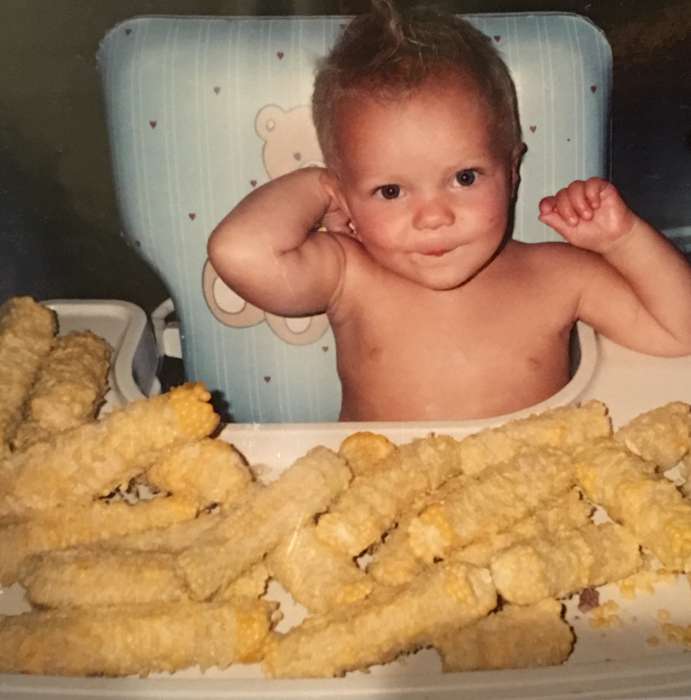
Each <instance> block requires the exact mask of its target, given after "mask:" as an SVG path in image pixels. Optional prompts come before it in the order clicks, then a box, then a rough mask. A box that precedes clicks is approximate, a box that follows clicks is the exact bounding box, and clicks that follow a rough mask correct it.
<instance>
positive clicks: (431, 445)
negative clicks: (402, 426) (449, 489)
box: [317, 436, 461, 557]
mask: <svg viewBox="0 0 691 700" xmlns="http://www.w3.org/2000/svg"><path fill="white" fill-rule="evenodd" d="M458 446H459V443H458V441H457V440H454V439H453V438H451V437H446V436H431V437H428V438H424V439H421V440H414V441H413V442H411V443H408V444H406V445H401V446H400V447H398V449H396V450H395V451H394V452H392V453H391V454H390V455H389V457H387V458H385V462H386V464H382V465H381V466H380V467H379V468H378V469H377V470H376V471H374V472H372V473H369V474H365V475H362V476H358V477H356V478H355V479H353V483H352V484H351V486H350V488H349V489H348V490H347V491H345V492H344V493H343V495H342V496H341V497H340V498H339V499H338V500H337V501H336V503H334V504H333V506H332V507H331V508H330V510H329V512H328V513H325V514H324V515H323V516H322V517H321V518H320V519H319V522H318V523H317V537H319V539H320V540H322V542H324V543H325V544H327V545H329V546H330V547H333V548H334V549H336V550H339V551H341V552H343V553H344V554H347V555H348V556H351V557H352V556H357V555H358V554H360V553H361V552H362V551H363V550H365V549H367V547H369V546H370V545H371V544H373V543H375V542H377V541H379V539H380V538H381V536H382V535H383V534H384V533H385V532H386V531H387V530H388V529H389V528H390V527H391V526H392V525H393V524H394V523H395V522H396V519H397V517H398V515H399V514H400V513H402V512H403V511H404V510H405V508H406V507H407V505H408V504H409V503H410V502H411V501H412V500H413V499H414V498H416V497H418V496H420V495H422V494H425V493H427V492H429V491H432V490H434V489H436V488H437V487H438V486H440V485H441V484H442V483H443V482H444V481H446V480H447V479H449V478H450V477H451V476H453V475H455V474H459V473H460V471H461V463H460V460H459V458H458Z"/></svg>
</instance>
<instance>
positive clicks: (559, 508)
mask: <svg viewBox="0 0 691 700" xmlns="http://www.w3.org/2000/svg"><path fill="white" fill-rule="evenodd" d="M592 510H593V507H592V505H591V504H590V503H588V501H586V500H585V499H583V498H581V497H580V493H579V492H578V490H577V489H571V490H570V491H569V492H568V493H567V494H566V495H564V496H561V497H559V498H557V499H555V500H554V501H552V502H550V503H547V504H545V507H544V508H540V509H539V510H538V511H536V512H535V513H533V514H532V515H529V516H528V517H527V518H524V519H523V520H519V521H518V522H517V523H515V524H514V525H512V526H511V527H510V528H509V529H508V530H506V531H504V532H499V533H497V534H494V535H489V536H488V537H482V538H480V539H479V540H476V541H475V542H473V543H472V544H469V545H468V546H467V547H461V548H460V549H455V550H453V551H452V552H451V553H450V554H449V559H450V560H452V561H463V562H466V563H467V564H474V565H475V566H489V563H490V561H492V557H493V556H494V555H495V554H497V553H498V552H501V551H502V550H504V549H506V548H507V547H511V546H513V545H515V544H518V543H519V542H524V541H525V540H530V539H534V538H536V537H547V538H548V537H560V536H562V535H564V534H566V533H567V532H570V531H572V530H574V529H577V528H580V527H583V526H584V525H586V524H588V523H590V513H591V511H592Z"/></svg>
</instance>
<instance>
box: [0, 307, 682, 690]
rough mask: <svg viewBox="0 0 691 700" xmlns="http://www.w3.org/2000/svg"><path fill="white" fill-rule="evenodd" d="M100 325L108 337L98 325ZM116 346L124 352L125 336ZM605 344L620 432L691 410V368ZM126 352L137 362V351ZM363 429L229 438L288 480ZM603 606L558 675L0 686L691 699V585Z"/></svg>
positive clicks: (403, 435) (593, 386) (257, 431)
mask: <svg viewBox="0 0 691 700" xmlns="http://www.w3.org/2000/svg"><path fill="white" fill-rule="evenodd" d="M53 303H55V304H56V307H55V308H56V310H58V311H59V312H62V317H63V318H64V319H69V323H79V322H81V321H82V320H83V319H84V317H85V316H86V315H87V314H86V310H85V309H84V308H82V309H81V310H80V311H79V312H75V309H74V308H69V307H70V305H69V304H68V305H67V308H65V307H64V306H62V307H61V304H62V303H63V302H51V304H53ZM116 309H117V311H116ZM112 310H113V313H114V315H115V316H116V317H117V316H118V313H121V312H122V307H120V306H119V305H116V306H115V308H114V309H112ZM75 315H76V318H75ZM135 315H136V314H135ZM125 316H126V314H125ZM65 323H67V321H65ZM88 323H89V327H91V328H92V329H94V330H98V327H97V326H95V325H94V323H93V322H92V321H91V320H89V321H88ZM112 337H114V338H116V341H115V342H116V344H117V337H118V336H117V334H115V336H112ZM597 343H598V349H599V357H600V360H599V362H598V367H597V369H596V371H595V373H594V376H593V378H592V381H591V383H590V385H589V386H588V388H587V390H586V391H585V393H584V394H583V396H582V397H581V398H582V400H586V399H589V398H597V399H600V400H602V401H604V402H605V403H607V405H608V406H609V409H610V413H611V415H612V419H613V423H614V424H615V426H618V425H620V424H622V423H624V422H626V421H628V420H629V419H630V418H632V417H633V416H635V415H637V414H639V413H641V412H643V411H646V410H648V409H651V408H653V407H655V406H658V405H661V404H663V403H666V402H668V401H673V400H686V401H688V400H689V398H690V397H691V385H690V383H691V357H686V358H676V359H656V358H651V357H647V356H643V355H640V354H638V353H634V352H632V351H629V350H625V349H624V348H621V347H620V346H617V345H616V344H614V343H611V342H610V341H607V340H604V339H602V338H597ZM125 344H126V343H125ZM125 352H126V353H127V354H130V351H129V350H125ZM134 354H135V355H136V352H135V353H134ZM130 356H132V355H130ZM362 427H363V424H356V423H345V424H334V423H331V424H316V425H305V424H302V425H292V426H290V425H283V426H277V425H263V426H258V425H247V424H244V425H242V424H239V425H229V426H227V427H226V429H225V431H224V432H223V434H222V437H223V438H224V439H227V440H229V441H230V442H233V443H234V444H235V445H237V446H238V448H239V449H240V450H241V451H242V452H243V453H244V454H245V455H246V456H247V457H248V458H249V459H250V461H251V462H253V463H255V464H257V463H262V464H266V465H267V469H273V470H275V471H280V470H281V469H282V468H284V467H285V466H287V465H288V464H289V463H290V462H291V461H292V460H293V459H295V458H296V457H297V456H300V455H302V454H304V452H305V451H306V450H307V449H309V448H310V447H312V446H314V445H316V444H326V445H330V446H332V447H336V446H337V445H338V444H339V442H340V441H341V440H342V439H343V438H344V437H346V436H347V435H348V434H350V433H352V432H353V431H355V430H359V429H362ZM483 427H484V426H483ZM367 428H375V429H379V428H381V429H382V432H385V433H387V434H389V435H390V436H391V437H392V438H393V439H395V440H396V441H399V442H403V441H406V440H409V439H411V438H413V437H418V436H422V435H425V434H427V433H429V432H430V431H434V432H438V433H444V432H446V433H450V434H455V435H457V436H461V435H463V434H467V433H468V432H470V431H471V430H472V429H473V425H472V422H470V423H465V424H463V426H462V427H459V425H458V424H456V427H455V428H454V426H453V424H451V423H448V424H439V425H432V424H427V423H407V424H367ZM599 594H600V604H603V603H606V602H609V601H612V603H613V605H614V609H613V612H614V613H615V615H616V619H612V620H610V622H612V623H613V624H612V625H611V626H608V625H607V622H608V621H607V620H604V622H603V626H593V624H591V615H586V614H583V613H581V612H579V610H578V607H577V604H578V600H577V596H576V597H574V598H572V599H570V600H569V601H568V602H567V619H568V620H569V622H570V624H571V625H572V626H573V627H574V629H575V632H576V635H577V640H578V641H577V643H576V647H575V650H574V652H573V654H572V655H571V657H570V658H569V660H568V661H567V662H566V663H565V664H564V665H562V666H556V667H551V668H536V669H525V670H511V671H481V672H468V673H453V674H442V673H441V670H440V664H439V661H438V659H437V657H436V654H435V653H434V652H432V651H429V650H423V651H420V652H418V653H417V654H414V655H410V656H406V657H404V658H403V659H402V660H399V661H398V662H395V663H392V664H389V665H387V666H380V667H374V668H373V669H371V671H370V672H368V673H360V672H358V673H351V674H348V675H347V676H346V677H344V678H339V679H328V680H292V681H286V680H269V679H266V678H264V677H263V676H262V673H261V671H260V669H259V667H258V666H256V665H244V666H243V665H237V666H233V667H231V668H229V669H228V670H226V671H219V670H217V669H209V670H208V671H207V672H206V673H204V674H201V673H200V672H199V670H198V669H188V670H186V671H182V672H178V673H175V674H174V675H172V676H171V675H168V674H156V675H152V676H150V677H149V678H146V679H140V678H134V677H132V678H120V679H108V678H52V677H41V676H20V675H4V676H3V675H0V696H4V697H12V698H17V697H26V698H47V697H50V698H52V699H57V698H64V699H65V700H67V698H70V699H71V698H74V697H80V698H92V699H94V700H97V699H98V700H101V699H104V698H132V697H149V698H153V697H156V698H161V699H163V698H176V699H177V700H181V699H189V700H192V699H197V698H254V699H257V700H259V699H262V700H263V699H268V698H273V699H279V698H280V699H284V698H286V699H287V698H294V699H301V700H302V699H307V698H345V697H347V698H375V697H376V698H396V699H399V698H411V699H412V698H415V699H419V700H422V698H425V699H429V700H442V699H443V700H451V699H452V698H454V699H455V698H459V697H466V698H473V699H474V700H475V699H478V700H485V699H488V698H542V699H546V698H553V699H556V698H567V697H568V698H662V697H691V663H689V660H690V658H691V657H689V654H688V651H687V650H688V647H689V646H690V644H689V637H690V636H691V635H690V634H689V633H690V632H691V587H690V582H689V579H688V578H687V577H686V576H676V577H675V576H670V577H664V578H662V579H661V580H659V581H657V582H656V583H655V585H654V592H653V593H649V592H643V591H639V592H638V594H637V596H636V597H635V598H633V599H631V598H629V597H626V596H624V595H622V592H621V591H620V589H619V587H618V586H617V585H616V584H611V585H608V586H605V587H601V588H600V589H599ZM269 597H271V598H272V599H278V600H279V601H280V602H281V607H282V608H283V609H284V610H285V613H286V619H285V620H284V621H283V622H282V623H281V626H280V627H279V629H283V627H282V626H283V625H284V624H286V623H290V622H291V621H294V619H295V616H296V615H299V614H300V611H299V610H298V609H297V607H296V606H295V605H294V604H293V605H292V607H291V604H290V603H289V601H288V600H287V596H286V594H285V593H284V592H283V591H282V590H281V589H280V588H279V587H277V586H276V585H275V584H273V583H272V584H271V587H270V589H269ZM26 609H27V604H26V602H25V601H24V600H23V596H22V593H21V590H20V589H19V587H18V586H16V585H15V586H12V587H10V588H8V589H5V590H4V591H2V590H1V589H0V614H16V613H18V612H21V611H23V610H26ZM667 620H668V621H669V622H670V623H672V624H673V625H675V628H676V629H677V630H678V631H679V633H680V634H681V636H682V639H681V640H679V641H677V642H671V641H668V640H667V639H666V638H665V635H664V633H663V631H662V628H661V624H662V623H663V622H665V621H667ZM684 634H685V639H686V642H685V643H684V641H683V637H684Z"/></svg>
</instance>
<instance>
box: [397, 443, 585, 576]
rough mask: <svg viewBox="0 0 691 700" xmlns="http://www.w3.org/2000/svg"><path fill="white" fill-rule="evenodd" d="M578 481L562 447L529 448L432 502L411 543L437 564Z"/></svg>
mask: <svg viewBox="0 0 691 700" xmlns="http://www.w3.org/2000/svg"><path fill="white" fill-rule="evenodd" d="M574 481H575V477H574V474H573V469H572V467H571V463H570V460H569V459H568V457H567V456H566V455H565V454H564V453H563V452H561V451H560V450H555V449H552V448H542V449H538V450H525V451H524V452H521V453H519V454H518V456H516V457H514V458H513V459H512V460H511V461H510V462H506V463H503V464H497V465H495V466H493V467H489V468H487V469H486V470H485V471H484V472H483V473H482V474H481V475H480V476H479V477H478V478H477V479H475V480H471V481H470V482H468V483H467V484H466V485H465V486H464V487H463V488H460V489H459V490H458V491H457V492H456V493H455V494H453V495H449V496H447V497H446V498H444V499H443V500H441V501H438V502H436V503H433V504H432V505H429V506H427V507H426V508H425V509H424V510H423V511H422V512H421V513H420V514H419V515H418V516H417V517H416V518H414V519H413V520H412V522H411V523H410V527H409V528H408V533H409V536H410V545H411V547H412V549H413V551H414V552H415V554H416V556H418V557H419V558H420V559H422V560H423V561H425V562H427V563H431V562H432V561H433V560H434V559H435V558H437V557H444V556H445V555H446V554H447V552H449V551H450V550H451V549H454V548H457V547H462V546H464V545H468V544H470V543H471V542H473V541H475V540H478V539H480V538H482V537H487V536H489V535H493V534H495V533H497V532H501V531H502V530H506V529H507V528H509V527H510V526H511V525H512V524H514V523H515V522H517V521H519V520H521V519H522V518H525V517H527V516H528V515H530V514H531V513H533V512H535V511H536V510H537V509H538V508H539V507H540V506H542V505H543V504H544V503H545V502H547V501H549V500H550V499H553V498H555V497H557V496H559V495H561V494H564V493H565V492H566V491H568V490H569V489H570V488H571V486H573V484H574Z"/></svg>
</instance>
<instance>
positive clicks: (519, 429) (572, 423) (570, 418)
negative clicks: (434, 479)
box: [460, 401, 612, 474]
mask: <svg viewBox="0 0 691 700" xmlns="http://www.w3.org/2000/svg"><path fill="white" fill-rule="evenodd" d="M611 433H612V426H611V423H610V420H609V417H608V416H607V407H606V406H605V405H604V404H603V403H600V402H599V401H588V402H587V403H584V404H583V405H581V406H563V407H560V408H553V409H551V410H549V411H544V412H543V413H540V414H537V415H534V416H529V417H528V418H520V419H518V420H513V421H510V422H508V423H505V424H504V425H501V426H499V427H497V428H490V429H488V430H483V431H481V432H479V433H475V434H474V435H470V436H468V437H467V438H465V439H463V440H461V446H460V453H461V462H462V466H463V473H464V474H479V473H480V472H482V471H483V470H484V469H486V468H487V467H488V466H490V465H491V464H497V463H498V462H507V461H509V460H511V459H513V458H514V457H515V456H516V455H517V454H518V453H519V452H520V451H521V450H523V449H524V448H525V447H526V446H530V447H532V448H537V447H556V448H562V449H568V448H571V447H573V446H575V445H579V444H581V443H587V442H590V441H591V440H594V439H596V438H600V437H608V436H609V435H611Z"/></svg>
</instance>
